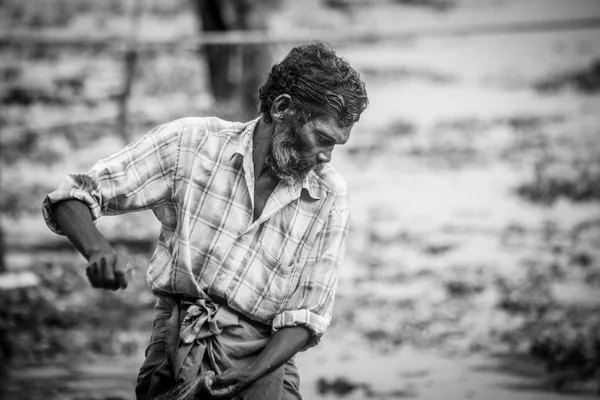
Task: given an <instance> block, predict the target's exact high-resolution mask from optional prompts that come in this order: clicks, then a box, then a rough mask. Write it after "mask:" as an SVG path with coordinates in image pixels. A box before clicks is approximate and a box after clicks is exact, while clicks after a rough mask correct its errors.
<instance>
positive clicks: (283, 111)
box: [271, 94, 296, 122]
mask: <svg viewBox="0 0 600 400" xmlns="http://www.w3.org/2000/svg"><path fill="white" fill-rule="evenodd" d="M295 113H296V110H295V109H294V106H293V104H292V97H291V96H290V95H289V94H280V95H279V96H277V97H276V98H275V100H273V105H272V106H271V117H272V118H273V120H274V121H279V122H282V121H283V120H284V119H285V117H286V116H291V115H294V114H295Z"/></svg>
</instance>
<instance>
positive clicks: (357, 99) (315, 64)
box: [259, 42, 369, 127]
mask: <svg viewBox="0 0 600 400" xmlns="http://www.w3.org/2000/svg"><path fill="white" fill-rule="evenodd" d="M282 94H288V95H290V96H291V98H292V105H293V106H294V107H296V108H297V109H298V111H300V113H301V114H300V118H301V120H302V123H305V122H306V121H308V120H309V119H310V118H314V117H318V116H321V115H324V114H332V115H333V116H335V118H336V121H337V123H338V125H340V126H342V127H346V126H351V125H352V124H354V123H355V122H357V121H358V119H359V118H360V114H361V113H362V112H363V111H364V110H365V108H366V107H367V104H368V102H369V100H368V98H367V91H366V89H365V84H364V82H363V81H362V80H361V79H360V76H359V74H358V72H356V71H355V70H354V68H352V67H351V66H350V64H348V62H347V61H346V60H344V59H343V58H341V57H338V56H337V55H336V54H335V51H334V50H333V48H332V47H331V46H330V45H328V44H325V43H322V42H315V43H312V44H308V45H304V46H298V47H295V48H293V49H292V50H291V51H290V52H289V54H288V55H287V56H286V57H285V58H284V59H283V60H282V61H281V62H279V63H277V64H275V65H273V68H271V72H270V73H269V76H268V77H267V81H266V82H265V84H264V85H263V86H261V87H260V89H259V104H260V113H261V114H262V115H263V119H264V121H265V122H267V123H271V122H272V118H271V112H270V111H271V106H272V105H273V101H274V100H275V99H276V98H277V97H278V96H279V95H282Z"/></svg>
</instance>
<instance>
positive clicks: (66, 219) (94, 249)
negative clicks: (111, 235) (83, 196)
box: [52, 199, 113, 261]
mask: <svg viewBox="0 0 600 400" xmlns="http://www.w3.org/2000/svg"><path fill="white" fill-rule="evenodd" d="M52 211H53V213H54V217H55V220H56V223H57V225H58V227H59V228H60V229H61V230H62V232H63V233H64V234H65V236H66V237H67V239H69V241H70V242H71V243H73V245H74V246H75V248H76V249H77V250H78V251H79V252H80V253H81V255H82V256H84V257H85V259H86V260H88V261H89V260H90V259H91V258H92V256H94V254H97V253H99V252H102V251H113V249H112V246H111V245H110V243H109V242H108V240H107V239H106V238H105V237H104V235H103V234H102V233H101V232H100V231H99V230H98V228H96V225H94V223H93V222H92V215H91V213H90V209H89V208H88V206H87V205H86V204H85V203H84V202H82V201H80V200H75V199H72V200H65V201H61V202H59V203H56V204H54V205H53V206H52Z"/></svg>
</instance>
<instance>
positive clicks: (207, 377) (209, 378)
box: [200, 371, 215, 394]
mask: <svg viewBox="0 0 600 400" xmlns="http://www.w3.org/2000/svg"><path fill="white" fill-rule="evenodd" d="M214 377H215V373H214V372H213V371H208V372H207V373H206V374H204V377H203V378H202V383H201V384H200V386H201V388H202V389H201V390H202V392H204V393H208V394H210V393H211V392H212V390H211V387H212V385H213V379H214Z"/></svg>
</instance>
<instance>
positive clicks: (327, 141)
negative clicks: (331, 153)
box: [319, 136, 334, 146]
mask: <svg viewBox="0 0 600 400" xmlns="http://www.w3.org/2000/svg"><path fill="white" fill-rule="evenodd" d="M319 144H320V145H322V146H331V145H333V144H334V143H333V141H332V140H331V139H329V138H326V137H323V136H319Z"/></svg>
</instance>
